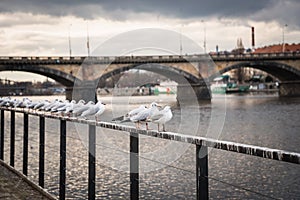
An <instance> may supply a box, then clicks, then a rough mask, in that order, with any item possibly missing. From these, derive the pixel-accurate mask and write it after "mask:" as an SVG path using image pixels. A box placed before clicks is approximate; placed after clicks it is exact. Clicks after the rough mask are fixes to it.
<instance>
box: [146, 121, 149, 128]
mask: <svg viewBox="0 0 300 200" xmlns="http://www.w3.org/2000/svg"><path fill="white" fill-rule="evenodd" d="M146 130H149V127H148V122H146Z"/></svg>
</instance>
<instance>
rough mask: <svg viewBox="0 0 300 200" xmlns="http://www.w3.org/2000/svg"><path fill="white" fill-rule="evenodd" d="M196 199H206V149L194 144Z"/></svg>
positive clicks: (207, 195)
mask: <svg viewBox="0 0 300 200" xmlns="http://www.w3.org/2000/svg"><path fill="white" fill-rule="evenodd" d="M196 182H197V200H208V197H209V194H208V151H207V147H204V146H200V145H196Z"/></svg>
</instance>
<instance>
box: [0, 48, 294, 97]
mask: <svg viewBox="0 0 300 200" xmlns="http://www.w3.org/2000/svg"><path fill="white" fill-rule="evenodd" d="M244 67H250V68H255V69H260V70H262V71H265V72H267V73H269V74H271V75H273V76H274V77H276V78H277V79H278V80H279V81H280V91H279V94H280V96H286V97H290V96H300V53H299V52H293V53H269V54H216V55H199V54H195V55H163V56H121V57H3V56H2V57H0V71H24V72H32V73H36V74H40V75H44V76H47V77H50V78H52V79H54V80H55V81H57V82H59V83H61V84H62V85H64V86H66V88H67V90H66V91H67V98H68V99H71V98H72V95H73V98H74V97H78V98H82V97H87V96H95V95H94V94H95V89H96V88H97V87H101V86H102V83H103V81H104V80H106V79H107V78H109V77H112V76H114V75H117V74H120V73H122V72H124V71H128V70H130V69H143V70H147V71H152V72H157V73H159V74H162V75H164V76H166V77H168V78H170V79H172V80H174V81H176V82H177V83H178V88H177V99H179V100H186V99H188V98H189V97H190V96H191V95H193V96H196V97H197V98H198V99H206V100H207V99H211V93H210V89H209V83H208V82H209V80H212V78H214V77H215V76H217V75H218V74H222V73H225V72H227V71H230V70H232V69H238V68H244Z"/></svg>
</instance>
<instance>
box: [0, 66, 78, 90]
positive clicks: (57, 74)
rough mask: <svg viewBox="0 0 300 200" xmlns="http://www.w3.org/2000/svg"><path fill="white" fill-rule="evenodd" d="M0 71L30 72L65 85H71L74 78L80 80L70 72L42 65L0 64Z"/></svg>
mask: <svg viewBox="0 0 300 200" xmlns="http://www.w3.org/2000/svg"><path fill="white" fill-rule="evenodd" d="M0 71H23V72H31V73H35V74H39V75H43V76H46V77H49V78H52V79H53V80H55V81H57V82H59V83H60V84H62V85H64V86H66V87H73V85H74V83H75V80H77V81H80V80H78V79H77V78H76V77H75V76H73V75H71V74H68V73H65V72H63V71H60V70H56V69H52V68H49V67H44V66H42V65H0Z"/></svg>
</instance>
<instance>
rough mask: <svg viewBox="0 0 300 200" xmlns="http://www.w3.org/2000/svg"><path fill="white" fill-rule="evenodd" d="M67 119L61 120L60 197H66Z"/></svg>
mask: <svg viewBox="0 0 300 200" xmlns="http://www.w3.org/2000/svg"><path fill="white" fill-rule="evenodd" d="M66 124H67V123H66V121H65V120H60V165H59V168H60V172H59V199H60V200H64V199H65V197H66V153H67V140H66V139H67V131H66V130H67V129H66V127H67V125H66Z"/></svg>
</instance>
